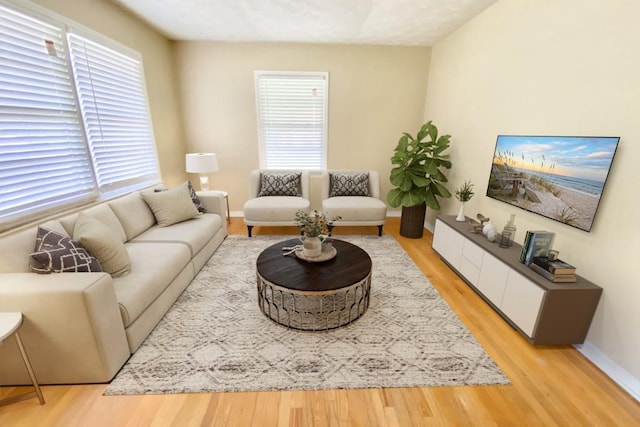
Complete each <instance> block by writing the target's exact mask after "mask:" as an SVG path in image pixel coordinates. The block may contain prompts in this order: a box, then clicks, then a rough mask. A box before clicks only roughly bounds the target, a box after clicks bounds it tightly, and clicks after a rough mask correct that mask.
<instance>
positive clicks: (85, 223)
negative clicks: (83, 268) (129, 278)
mask: <svg viewBox="0 0 640 427" xmlns="http://www.w3.org/2000/svg"><path fill="white" fill-rule="evenodd" d="M73 240H75V241H77V242H78V243H80V244H81V245H82V247H83V248H85V249H86V250H87V251H89V253H90V254H91V255H92V256H94V257H96V258H97V259H98V262H99V263H100V265H101V266H102V269H103V270H104V271H106V272H107V273H109V274H111V275H112V276H113V277H120V276H124V275H125V274H127V273H129V272H130V271H131V260H130V259H129V254H128V253H127V249H126V248H125V247H124V243H122V242H121V241H120V240H119V239H118V238H117V237H116V236H115V235H114V234H113V232H112V231H111V230H110V229H109V227H107V226H106V225H104V224H103V223H102V222H100V221H99V220H98V219H96V218H94V217H92V216H91V215H88V214H86V213H84V212H80V214H79V215H78V219H76V225H75V228H74V229H73Z"/></svg>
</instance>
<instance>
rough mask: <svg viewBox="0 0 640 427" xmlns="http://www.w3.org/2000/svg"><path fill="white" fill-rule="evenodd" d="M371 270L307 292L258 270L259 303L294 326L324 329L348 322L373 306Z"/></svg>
mask: <svg viewBox="0 0 640 427" xmlns="http://www.w3.org/2000/svg"><path fill="white" fill-rule="evenodd" d="M370 290H371V274H369V275H368V276H367V277H366V278H364V279H363V280H361V281H360V282H357V283H354V284H353V285H351V286H347V287H344V288H340V289H336V290H330V291H315V292H306V291H298V290H294V289H288V288H283V287H280V286H278V285H274V284H273V283H270V282H269V281H267V280H265V279H264V278H263V277H262V276H261V275H260V274H258V305H259V306H260V310H261V311H262V312H263V313H264V314H265V316H267V317H268V318H270V319H271V320H273V321H274V322H276V323H279V324H281V325H283V326H286V327H288V328H293V329H300V330H305V331H322V330H329V329H335V328H339V327H341V326H345V325H348V324H349V323H351V322H353V321H354V320H356V319H358V318H359V317H360V316H362V315H363V314H364V313H365V312H366V311H367V309H368V308H369V292H370Z"/></svg>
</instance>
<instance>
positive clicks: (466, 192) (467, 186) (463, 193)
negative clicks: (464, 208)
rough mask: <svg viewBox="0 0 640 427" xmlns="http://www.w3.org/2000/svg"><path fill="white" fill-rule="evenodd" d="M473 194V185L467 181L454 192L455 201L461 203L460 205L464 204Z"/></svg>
mask: <svg viewBox="0 0 640 427" xmlns="http://www.w3.org/2000/svg"><path fill="white" fill-rule="evenodd" d="M474 194H475V193H474V192H473V184H472V183H471V182H469V181H465V182H464V184H462V185H461V186H460V187H458V189H457V190H456V199H458V200H459V201H461V202H462V203H466V202H468V201H469V200H471V198H472V197H473V195H474Z"/></svg>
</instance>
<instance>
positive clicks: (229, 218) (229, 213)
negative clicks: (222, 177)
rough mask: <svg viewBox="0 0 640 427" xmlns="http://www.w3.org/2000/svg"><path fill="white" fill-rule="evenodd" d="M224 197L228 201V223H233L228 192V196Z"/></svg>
mask: <svg viewBox="0 0 640 427" xmlns="http://www.w3.org/2000/svg"><path fill="white" fill-rule="evenodd" d="M224 198H225V200H226V201H227V223H228V224H231V212H230V211H229V195H228V194H227V195H226V196H224Z"/></svg>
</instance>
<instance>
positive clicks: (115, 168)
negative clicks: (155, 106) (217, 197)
mask: <svg viewBox="0 0 640 427" xmlns="http://www.w3.org/2000/svg"><path fill="white" fill-rule="evenodd" d="M68 38H69V51H70V56H71V66H72V69H73V75H74V78H75V82H76V89H77V91H78V101H79V104H80V110H81V111H82V119H83V122H84V128H85V131H86V135H87V139H88V142H89V148H90V152H91V158H92V160H93V165H94V168H95V175H96V179H97V182H98V187H99V189H100V191H101V193H102V194H104V195H109V194H112V193H114V192H116V193H118V192H120V193H121V192H122V191H120V190H122V189H123V188H128V187H131V186H133V187H136V184H144V185H149V184H153V183H154V182H156V181H157V177H158V164H157V160H156V154H155V147H154V142H153V135H152V133H151V126H149V112H148V110H147V97H146V90H145V86H144V80H143V79H142V76H143V72H142V62H141V60H140V59H139V58H131V57H129V56H126V55H123V54H121V53H119V52H117V51H115V50H112V49H109V48H107V47H106V46H102V45H100V44H98V43H95V42H93V41H91V40H89V39H88V38H86V37H82V36H80V35H78V34H75V33H70V34H69V35H68ZM137 187H139V185H138V186H137Z"/></svg>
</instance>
